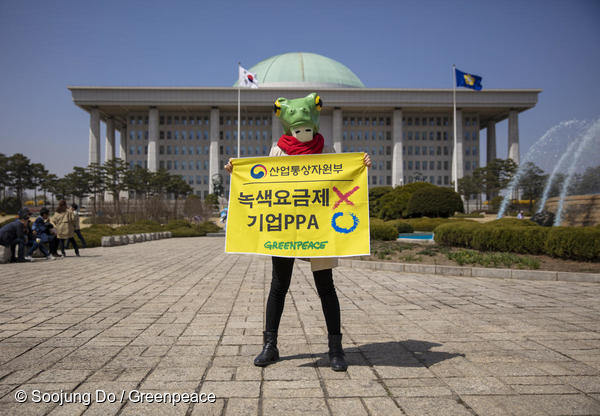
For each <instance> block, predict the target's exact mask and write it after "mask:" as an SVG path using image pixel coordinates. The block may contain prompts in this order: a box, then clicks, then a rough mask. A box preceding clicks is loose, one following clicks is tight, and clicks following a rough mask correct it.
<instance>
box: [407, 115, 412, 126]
mask: <svg viewBox="0 0 600 416" xmlns="http://www.w3.org/2000/svg"><path fill="white" fill-rule="evenodd" d="M406 124H407V125H408V126H412V125H413V119H412V117H409V118H408V120H407V121H406Z"/></svg>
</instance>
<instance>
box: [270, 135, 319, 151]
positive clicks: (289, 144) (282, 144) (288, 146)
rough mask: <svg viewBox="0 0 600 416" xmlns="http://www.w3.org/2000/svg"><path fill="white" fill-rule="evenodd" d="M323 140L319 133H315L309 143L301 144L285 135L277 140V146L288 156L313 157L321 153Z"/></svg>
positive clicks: (292, 137)
mask: <svg viewBox="0 0 600 416" xmlns="http://www.w3.org/2000/svg"><path fill="white" fill-rule="evenodd" d="M324 144H325V139H324V138H323V136H321V135H320V134H319V133H316V134H315V135H314V136H313V138H312V140H311V141H309V142H301V141H299V140H298V139H296V138H295V137H294V136H286V135H285V134H284V135H283V136H281V137H280V138H279V141H278V142H277V146H279V148H280V149H281V150H283V151H284V152H285V153H287V154H288V155H314V154H316V153H321V152H323V145H324Z"/></svg>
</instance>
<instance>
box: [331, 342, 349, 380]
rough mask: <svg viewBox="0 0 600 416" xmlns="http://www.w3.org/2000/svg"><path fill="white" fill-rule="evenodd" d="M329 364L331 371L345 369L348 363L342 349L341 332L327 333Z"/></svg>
mask: <svg viewBox="0 0 600 416" xmlns="http://www.w3.org/2000/svg"><path fill="white" fill-rule="evenodd" d="M329 365H330V366H331V369H332V370H333V371H346V370H347V369H348V363H347V362H346V359H345V358H344V350H343V349H342V334H337V335H332V334H329Z"/></svg>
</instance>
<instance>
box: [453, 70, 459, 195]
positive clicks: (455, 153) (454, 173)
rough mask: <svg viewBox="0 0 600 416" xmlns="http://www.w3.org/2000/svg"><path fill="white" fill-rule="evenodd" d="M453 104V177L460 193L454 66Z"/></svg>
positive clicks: (454, 72)
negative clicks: (457, 164)
mask: <svg viewBox="0 0 600 416" xmlns="http://www.w3.org/2000/svg"><path fill="white" fill-rule="evenodd" d="M452 78H453V80H454V82H453V83H452V103H453V109H454V115H453V117H452V122H453V124H454V151H453V152H452V175H453V176H454V191H455V192H458V166H456V163H457V160H458V153H457V149H456V142H457V139H456V65H454V64H452Z"/></svg>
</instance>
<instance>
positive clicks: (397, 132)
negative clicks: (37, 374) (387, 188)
mask: <svg viewBox="0 0 600 416" xmlns="http://www.w3.org/2000/svg"><path fill="white" fill-rule="evenodd" d="M392 140H393V142H394V148H393V151H392V186H394V187H396V186H402V185H404V180H403V178H404V166H403V163H402V160H403V155H402V145H403V143H402V109H400V108H396V109H395V110H394V114H393V120H392Z"/></svg>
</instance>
